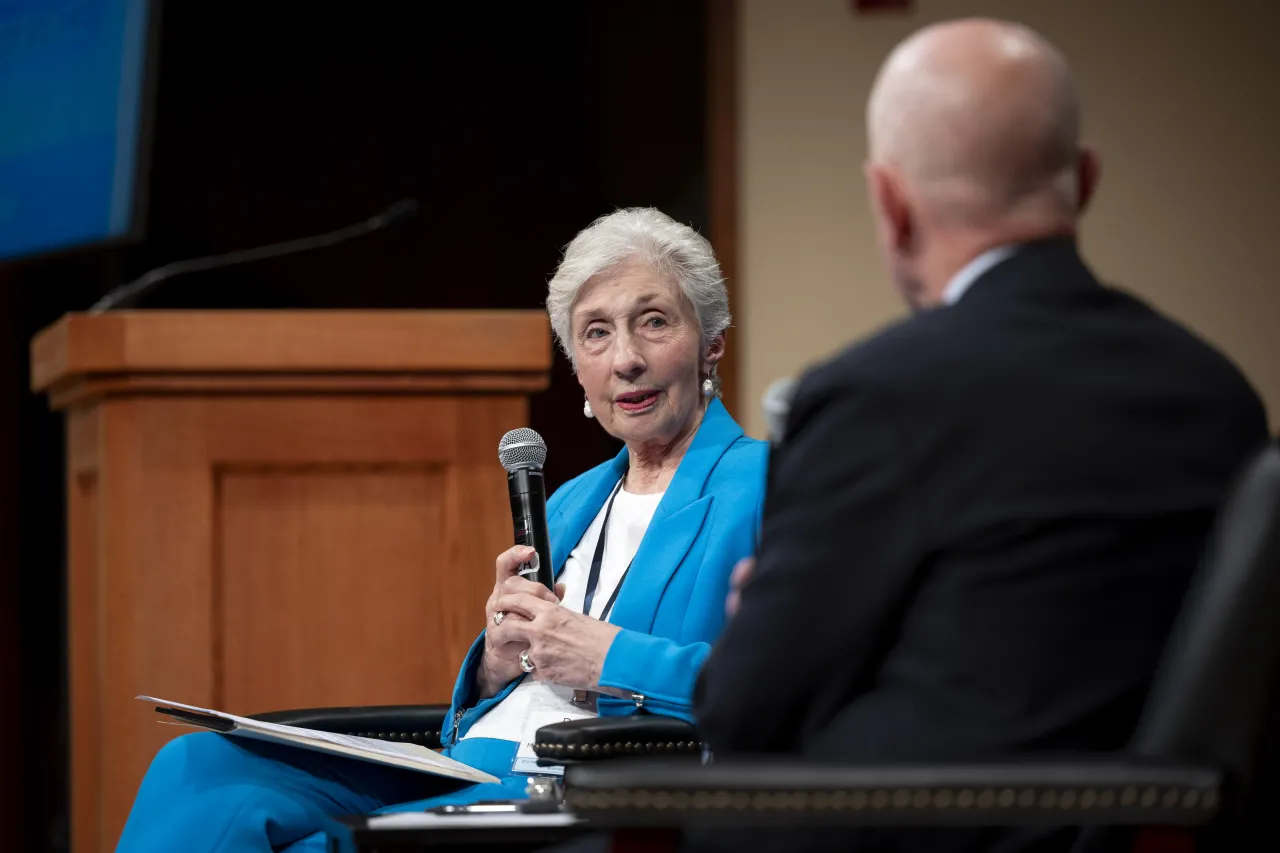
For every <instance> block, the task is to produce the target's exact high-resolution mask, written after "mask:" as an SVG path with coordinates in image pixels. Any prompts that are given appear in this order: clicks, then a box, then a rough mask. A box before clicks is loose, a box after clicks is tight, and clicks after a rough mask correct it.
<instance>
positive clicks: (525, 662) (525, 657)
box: [520, 649, 534, 672]
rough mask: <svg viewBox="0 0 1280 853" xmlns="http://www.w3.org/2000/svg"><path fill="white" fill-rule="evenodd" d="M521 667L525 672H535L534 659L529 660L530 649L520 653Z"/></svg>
mask: <svg viewBox="0 0 1280 853" xmlns="http://www.w3.org/2000/svg"><path fill="white" fill-rule="evenodd" d="M520 668H521V669H523V670H524V671H525V672H533V670H534V665H533V661H531V660H529V650H528V649H525V650H524V651H522V652H521V653H520Z"/></svg>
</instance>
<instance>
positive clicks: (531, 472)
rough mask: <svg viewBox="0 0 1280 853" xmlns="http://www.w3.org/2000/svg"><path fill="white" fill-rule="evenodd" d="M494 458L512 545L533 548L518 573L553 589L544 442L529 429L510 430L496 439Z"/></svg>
mask: <svg viewBox="0 0 1280 853" xmlns="http://www.w3.org/2000/svg"><path fill="white" fill-rule="evenodd" d="M498 461H499V462H501V463H502V467H503V468H504V469H506V472H507V491H508V492H509V493H510V494H511V523H512V525H513V526H514V527H515V534H516V544H517V545H531V546H533V550H534V555H533V559H532V560H530V561H529V562H527V563H522V564H521V565H520V575H521V576H522V577H525V578H528V579H529V580H534V581H537V582H538V583H540V584H542V585H543V586H545V587H546V588H547V589H549V590H551V591H552V592H555V590H556V579H555V568H554V567H553V566H552V565H551V537H550V536H548V535H547V488H546V485H545V483H544V481H543V479H542V465H543V463H545V462H546V461H547V443H546V442H545V441H543V440H542V436H540V435H538V434H537V433H536V432H534V431H533V430H531V429H528V428H524V427H522V428H520V429H513V430H511V432H509V433H507V434H506V435H504V436H503V437H502V441H500V442H498Z"/></svg>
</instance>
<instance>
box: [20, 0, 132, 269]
mask: <svg viewBox="0 0 1280 853" xmlns="http://www.w3.org/2000/svg"><path fill="white" fill-rule="evenodd" d="M147 7H148V3H147V0H0V258H12V257H16V256H21V255H30V254H38V253H44V252H50V251H56V250H59V249H66V248H72V247H75V246H80V245H85V244H91V243H97V242H101V241H103V240H109V239H112V238H117V237H120V236H123V235H125V234H127V233H128V232H129V231H130V227H131V224H132V220H133V212H134V202H135V199H134V194H135V189H136V183H137V182H136V175H137V171H138V167H139V164H138V162H137V157H138V138H139V130H140V121H141V118H142V106H143V104H142V95H143V92H142V88H143V76H144V75H143V71H144V65H145V60H146V52H147V19H148V8H147Z"/></svg>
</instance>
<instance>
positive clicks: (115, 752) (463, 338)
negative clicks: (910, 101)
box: [33, 312, 551, 853]
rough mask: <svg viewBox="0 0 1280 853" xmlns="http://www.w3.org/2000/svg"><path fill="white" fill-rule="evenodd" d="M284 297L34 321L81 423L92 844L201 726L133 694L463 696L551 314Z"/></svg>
mask: <svg viewBox="0 0 1280 853" xmlns="http://www.w3.org/2000/svg"><path fill="white" fill-rule="evenodd" d="M264 314H265V312H263V313H259V312H244V313H243V314H240V313H238V312H208V313H207V314H206V313H204V312H155V313H151V312H137V313H133V314H127V313H126V314H119V315H102V316H99V317H69V318H64V320H63V321H61V322H60V323H59V324H58V325H56V326H54V327H51V328H50V329H49V330H46V332H44V333H42V335H41V336H39V337H38V338H37V339H36V341H35V343H34V344H33V354H34V356H33V384H34V385H35V387H36V388H37V389H38V390H42V391H45V392H47V393H48V394H49V396H50V399H51V401H52V402H53V405H55V406H56V407H58V408H60V409H63V410H64V411H65V413H66V423H67V480H68V482H67V512H68V567H69V577H68V596H69V600H68V630H69V637H68V642H69V655H70V669H69V677H70V691H71V771H72V772H71V786H72V791H71V796H72V844H73V848H74V850H75V851H76V853H107V851H110V850H112V849H114V846H115V842H116V839H117V838H118V836H119V833H120V830H121V829H122V827H123V825H124V821H125V819H126V817H127V815H128V811H129V808H130V806H131V804H132V802H133V797H134V794H135V792H136V790H137V787H138V783H139V781H140V780H141V778H142V776H143V774H144V772H145V770H146V768H147V765H148V763H149V762H150V760H151V758H152V756H154V754H155V753H156V751H157V750H158V749H159V748H160V747H161V746H163V744H164V743H165V742H166V741H167V740H169V739H170V738H172V737H174V736H176V735H178V734H181V733H183V730H182V729H181V728H176V727H173V726H168V725H163V724H161V723H158V722H157V721H156V720H157V718H156V716H155V715H154V713H153V712H152V710H151V709H150V708H149V707H148V706H147V705H145V704H144V703H142V702H138V701H137V700H136V699H135V698H134V697H135V696H137V695H139V694H149V695H156V696H163V697H165V698H170V699H174V700H175V701H181V702H188V703H191V704H196V705H206V706H213V707H217V708H220V709H224V710H227V711H231V712H233V713H239V714H252V713H257V712H260V711H268V710H274V709H281V708H297V707H312V706H321V705H377V704H400V703H420V702H447V701H448V699H449V696H450V693H451V690H452V686H453V678H454V675H455V671H456V667H457V665H458V662H459V661H460V660H461V659H462V657H463V656H464V655H465V653H466V651H467V649H468V647H469V646H470V644H471V642H472V640H473V639H474V638H475V635H476V634H477V633H478V631H479V630H480V628H481V627H482V624H481V623H482V615H481V614H482V610H483V604H484V601H485V599H486V598H487V596H488V594H489V591H490V589H491V588H492V585H493V558H494V556H495V555H496V554H497V553H498V552H499V551H501V550H502V549H504V548H506V547H508V546H509V544H510V542H511V522H510V510H509V507H508V505H507V503H508V500H507V493H506V487H505V483H504V477H503V472H502V469H501V468H500V466H499V465H498V461H497V446H498V440H499V439H500V438H501V436H502V434H503V433H505V432H506V431H507V430H509V429H513V428H515V427H517V426H523V425H525V424H526V423H527V417H528V396H529V395H530V394H532V393H534V392H536V391H538V390H541V389H542V388H544V387H545V385H546V382H547V375H548V372H549V368H550V357H551V344H550V335H549V332H548V330H547V324H546V319H545V317H544V315H542V314H541V313H540V312H350V313H347V312H333V313H328V312H326V313H325V314H324V315H323V317H322V318H318V317H317V316H316V314H315V313H314V312H278V313H273V314H270V315H267V316H264ZM168 324H175V325H176V326H177V327H178V328H177V329H176V330H175V329H172V328H166V326H167V325H168ZM317 324H318V325H319V326H321V327H322V328H323V329H324V330H325V332H326V334H324V335H316V334H314V330H315V327H316V325H317ZM379 324H382V326H383V327H384V329H383V331H384V332H385V334H383V335H379V334H376V333H373V334H371V330H372V331H374V332H376V329H377V328H378V326H379ZM415 324H417V326H418V327H419V332H420V333H421V336H420V337H419V336H415V335H413V334H412V328H413V327H414V325H415ZM131 325H132V328H131ZM495 326H497V327H503V328H504V329H505V331H507V332H508V333H509V334H508V335H507V336H506V343H505V345H504V339H503V337H502V336H500V335H499V336H497V337H495V335H494V327H495ZM291 327H293V328H301V329H303V331H301V332H300V333H299V334H296V335H289V333H288V330H289V328H291ZM304 327H305V328H304ZM246 328H248V329H250V330H251V331H253V332H254V334H246V332H245V329H246ZM308 329H309V330H310V332H311V334H309V332H308ZM442 330H447V331H442ZM219 331H221V333H222V334H221V336H220V335H219ZM273 332H274V333H275V335H273V334H272V333H273ZM280 333H284V334H285V335H286V337H285V338H283V339H282V338H281V337H279V336H278V335H279V334H280ZM228 339H230V340H234V341H236V342H237V343H236V346H235V347H231V348H228V347H227V345H226V340H228ZM414 341H417V345H416V347H415V346H414V344H413V342H414ZM139 342H142V343H139ZM481 342H483V345H484V346H483V347H480V346H475V344H479V343H481ZM384 344H385V346H384ZM131 346H132V348H131ZM504 346H505V348H506V350H507V352H506V356H505V360H504V358H503V357H499V356H498V355H497V354H495V352H494V351H493V348H494V347H498V348H500V349H501V348H504ZM202 347H203V349H202ZM468 347H471V348H472V349H474V350H476V352H475V353H472V354H468V353H467V352H466V350H467V348H468ZM308 348H309V349H308ZM362 348H367V349H368V351H367V352H365V351H363V349H362ZM389 348H390V349H395V348H399V352H398V354H397V355H396V357H395V358H388V356H387V350H388V349H389ZM166 351H168V352H169V357H168V358H166V357H165V352H166Z"/></svg>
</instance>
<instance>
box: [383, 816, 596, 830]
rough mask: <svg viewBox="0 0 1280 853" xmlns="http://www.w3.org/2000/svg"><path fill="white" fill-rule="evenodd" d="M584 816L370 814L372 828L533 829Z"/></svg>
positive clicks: (566, 823)
mask: <svg viewBox="0 0 1280 853" xmlns="http://www.w3.org/2000/svg"><path fill="white" fill-rule="evenodd" d="M581 820H582V819H581V818H578V817H575V816H573V815H572V814H569V813H567V812H553V813H551V814H524V813H523V812H518V813H515V814H512V813H510V812H508V813H506V814H493V813H490V814H485V813H480V814H445V815H442V814H433V813H431V812H396V813H394V814H384V815H375V816H374V817H370V818H367V819H366V820H365V825H366V826H367V827H368V828H369V829H461V828H464V827H470V828H473V829H496V828H499V827H510V828H512V829H533V828H537V827H546V826H551V827H554V826H573V825H574V824H575V823H580V822H581Z"/></svg>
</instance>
